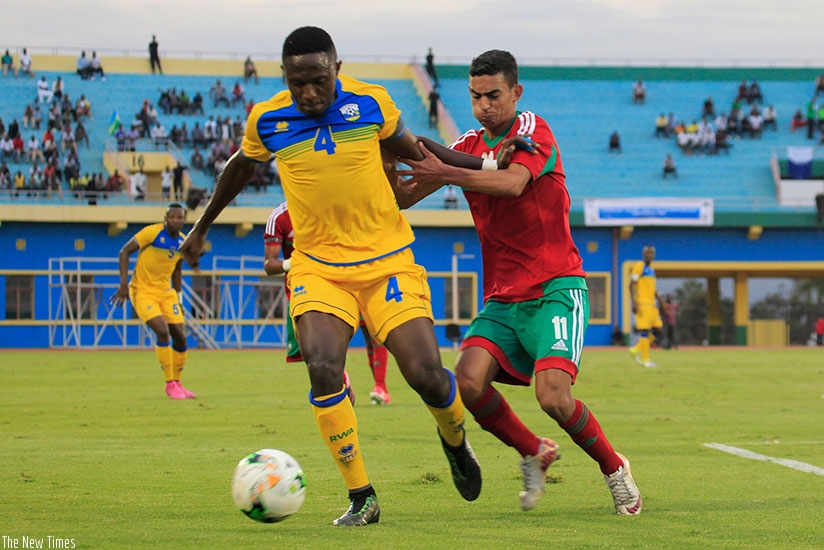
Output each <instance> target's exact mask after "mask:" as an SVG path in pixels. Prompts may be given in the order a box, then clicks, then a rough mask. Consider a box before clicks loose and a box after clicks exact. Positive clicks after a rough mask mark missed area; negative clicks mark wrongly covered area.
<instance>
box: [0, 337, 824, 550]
mask: <svg viewBox="0 0 824 550" xmlns="http://www.w3.org/2000/svg"><path fill="white" fill-rule="evenodd" d="M822 358H824V352H822V351H821V350H818V349H806V348H804V349H801V348H794V349H782V350H751V349H700V350H686V349H684V350H679V351H670V352H663V351H659V352H657V353H656V354H655V355H654V359H655V360H656V361H658V362H659V363H660V364H661V368H659V369H644V368H641V367H639V366H637V365H636V364H635V363H634V362H633V360H632V359H631V358H630V357H629V355H628V354H627V353H626V351H624V350H618V349H614V350H613V349H610V350H607V349H587V350H586V351H585V353H584V359H583V364H582V370H581V374H580V376H579V378H578V383H577V384H576V386H575V387H574V388H573V391H574V394H575V396H576V397H578V398H579V399H581V400H583V401H584V402H585V403H586V404H587V405H588V406H589V408H590V409H591V410H592V411H593V412H594V414H595V415H596V416H597V418H598V419H599V421H600V422H601V425H602V427H603V428H604V431H605V432H606V434H607V436H608V437H609V438H610V440H611V442H612V443H613V445H614V446H615V447H616V449H618V450H619V451H621V452H623V453H624V454H626V455H627V456H628V457H629V458H630V460H631V461H632V467H633V474H634V476H635V479H636V481H637V483H638V486H639V487H640V489H641V492H642V493H643V495H644V511H643V512H642V514H641V515H640V516H638V517H618V516H616V515H615V511H614V508H613V506H612V499H611V497H610V494H609V491H608V490H607V488H606V486H605V484H604V482H603V480H602V478H601V475H600V472H599V471H598V468H597V465H596V464H595V463H594V462H592V461H591V460H590V459H589V458H588V457H587V456H586V455H585V454H584V453H583V452H582V451H581V450H580V449H578V448H577V447H576V446H575V445H574V444H572V442H571V441H570V440H569V438H568V437H567V436H566V434H564V433H563V432H562V431H561V430H560V429H559V428H558V427H557V425H556V424H555V423H554V422H553V421H552V420H551V419H549V418H548V417H547V416H545V415H544V414H543V413H542V412H541V411H540V410H539V408H538V405H537V403H536V401H535V398H534V395H533V390H532V389H531V388H507V387H502V388H501V389H502V391H503V393H504V394H505V395H506V397H507V399H508V400H509V401H510V404H511V405H512V407H513V409H515V411H516V412H517V413H518V414H519V415H521V417H522V418H523V419H524V421H525V422H526V423H527V424H528V425H529V426H530V427H532V428H533V429H534V430H535V431H536V432H537V433H538V434H540V435H543V436H548V437H552V438H553V439H556V440H557V441H558V442H559V443H560V445H561V451H562V454H563V458H562V459H561V460H560V461H559V462H557V463H556V464H555V465H553V466H552V468H551V469H550V475H551V483H549V484H548V486H547V489H548V491H547V495H546V497H544V499H543V500H542V501H541V502H540V504H539V505H538V507H537V508H536V509H535V510H533V511H530V512H522V511H520V510H519V509H518V491H519V490H520V487H521V480H520V471H519V468H518V463H519V457H518V456H517V453H516V452H515V451H514V450H512V449H510V448H508V447H504V446H503V445H502V444H501V443H499V442H498V441H497V440H496V439H495V438H494V437H492V436H491V435H489V434H487V433H485V432H482V431H481V430H480V429H479V428H478V426H477V424H475V423H474V422H473V421H471V420H469V421H468V423H467V425H468V426H469V438H470V441H471V442H472V445H473V447H474V449H475V452H476V454H477V455H478V458H479V460H480V462H481V467H482V469H483V474H484V488H483V492H482V494H481V496H480V498H479V499H478V500H477V501H475V502H472V503H468V502H464V501H463V500H462V499H461V498H460V496H459V495H458V493H457V491H456V490H455V488H454V487H453V485H452V481H451V478H450V475H449V470H448V466H447V462H446V458H445V457H444V456H443V451H442V450H441V448H440V445H439V443H438V438H437V436H436V434H435V423H434V420H433V419H432V418H431V416H430V415H429V413H428V412H427V411H426V409H425V407H424V406H423V405H422V404H421V402H420V400H419V399H418V398H417V396H416V395H415V394H414V393H413V392H412V391H411V390H410V389H409V388H408V387H407V386H406V385H405V383H404V382H403V380H402V379H401V376H400V374H399V373H398V371H397V369H396V368H395V367H394V366H393V365H391V366H390V372H389V376H388V384H389V389H390V391H391V394H392V404H391V405H388V406H384V407H375V406H372V405H370V404H369V402H368V393H369V390H370V389H371V387H372V383H371V382H372V381H371V375H370V373H369V369H368V367H367V365H366V355H365V353H363V352H361V351H354V352H352V353H351V354H350V357H349V366H348V370H349V372H350V375H351V377H352V382H353V385H354V387H355V390H356V394H357V398H358V401H357V404H356V411H357V413H358V420H359V430H360V436H361V444H362V449H363V453H364V457H365V459H366V463H367V468H368V471H369V474H370V478H371V481H372V483H373V485H374V486H375V488H376V490H377V492H378V498H379V500H380V504H381V511H382V516H381V522H380V523H379V524H377V525H372V526H368V527H364V528H355V529H342V528H334V527H332V526H331V521H332V520H333V519H334V518H335V517H337V516H338V515H340V514H341V513H342V512H343V511H344V510H345V508H346V507H347V505H348V502H347V498H346V488H345V486H344V484H343V481H342V479H341V477H340V475H339V473H338V471H337V468H336V467H335V465H334V463H333V461H332V459H331V458H330V456H329V454H328V451H327V450H326V447H325V445H324V444H323V442H322V441H321V439H320V436H319V435H318V433H317V428H316V427H315V423H314V418H313V416H312V413H311V410H310V407H309V405H308V402H307V392H308V377H307V375H306V373H305V368H304V367H303V366H302V365H287V364H286V363H285V362H284V360H283V359H284V354H283V352H282V351H279V350H278V351H245V352H232V351H227V352H224V351H221V352H206V351H197V350H194V351H192V352H190V354H189V362H188V366H187V368H186V371H185V372H184V374H185V376H184V383H185V385H186V386H187V387H188V388H189V389H191V390H193V391H195V392H196V393H197V394H198V399H197V400H187V401H172V400H170V399H168V398H167V397H166V395H165V393H164V391H163V381H162V375H161V372H160V369H159V368H158V367H157V365H156V360H155V357H154V353H153V352H152V351H146V352H51V351H47V352H39V351H36V352H35V351H32V352H15V351H4V352H3V354H2V359H0V388H2V390H1V391H2V397H0V441H1V442H2V443H0V538H2V541H0V544H2V545H3V547H4V548H10V547H12V546H10V545H11V544H14V541H17V543H18V545H19V546H18V547H19V548H22V547H23V544H24V543H26V541H28V542H31V540H34V541H37V540H40V541H42V544H43V546H42V547H43V548H48V547H49V543H50V542H51V543H53V545H52V547H53V548H54V547H59V546H54V544H58V543H57V542H56V541H57V540H58V539H63V540H66V539H69V540H71V542H72V544H71V545H68V543H66V545H65V546H64V547H69V548H71V547H75V548H145V547H154V548H251V547H268V548H335V549H339V548H381V549H388V548H392V549H394V548H416V549H417V548H425V549H430V548H432V549H440V548H446V549H450V550H455V549H460V548H477V547H479V546H480V547H484V548H509V549H511V548H538V547H542V548H598V549H603V548H670V549H672V548H770V549H775V548H793V549H797V548H822V547H824V525H822V518H824V511H823V510H824V476H822V475H820V473H821V472H822V468H824V428H822V425H824V399H822V393H824V361H822ZM453 362H454V355H453V354H451V353H445V354H444V363H445V364H446V365H452V363H453ZM705 443H720V444H724V445H728V446H732V447H736V448H738V449H743V450H745V451H751V452H754V453H758V454H759V455H763V456H767V457H771V458H773V459H785V460H792V461H797V462H798V463H805V464H808V465H811V467H812V470H813V471H812V472H803V471H799V470H797V469H793V468H790V467H785V466H784V465H781V464H778V463H775V462H769V461H757V460H751V459H746V458H742V457H740V456H736V455H732V454H728V453H725V452H721V451H719V450H715V449H711V448H708V447H706V446H705ZM264 447H273V448H279V449H283V450H285V451H287V452H289V453H290V454H292V455H293V456H295V458H297V459H298V461H299V462H300V463H301V465H302V467H303V469H304V472H305V474H306V477H307V491H308V492H307V498H306V503H305V504H304V506H303V508H302V509H301V510H300V511H299V512H298V513H297V514H296V515H295V516H294V517H292V518H289V519H288V520H286V521H285V522H282V523H279V524H271V525H264V524H259V523H255V522H253V521H251V520H249V519H247V518H246V517H245V516H244V515H243V514H241V512H239V511H238V510H237V509H236V508H235V506H234V503H233V502H232V498H231V494H230V489H229V483H230V480H231V476H232V472H233V470H234V467H235V465H236V464H237V462H238V460H240V459H241V458H242V457H243V456H244V455H246V454H247V453H249V452H251V451H254V450H257V449H260V448H264ZM789 464H795V463H789ZM24 537H30V539H24ZM48 537H54V538H53V539H49V538H48Z"/></svg>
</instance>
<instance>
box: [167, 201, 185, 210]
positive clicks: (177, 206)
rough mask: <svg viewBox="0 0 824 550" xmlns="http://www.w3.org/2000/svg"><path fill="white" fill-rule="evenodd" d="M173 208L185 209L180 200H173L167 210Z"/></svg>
mask: <svg viewBox="0 0 824 550" xmlns="http://www.w3.org/2000/svg"><path fill="white" fill-rule="evenodd" d="M173 208H180V209H181V210H185V208H183V205H182V204H180V203H179V202H173V203H172V204H170V205H169V206H167V207H166V212H168V211H169V210H172V209H173Z"/></svg>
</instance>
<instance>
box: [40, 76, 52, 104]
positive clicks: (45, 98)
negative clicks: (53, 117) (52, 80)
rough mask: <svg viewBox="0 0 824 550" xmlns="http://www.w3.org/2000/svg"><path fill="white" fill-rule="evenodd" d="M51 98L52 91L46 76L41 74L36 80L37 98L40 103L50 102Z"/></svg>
mask: <svg viewBox="0 0 824 550" xmlns="http://www.w3.org/2000/svg"><path fill="white" fill-rule="evenodd" d="M52 99H54V92H53V91H52V89H51V86H49V83H48V82H47V81H46V77H45V76H41V77H40V80H38V81H37V100H38V101H39V102H40V103H51V102H52Z"/></svg>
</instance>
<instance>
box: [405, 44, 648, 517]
mask: <svg viewBox="0 0 824 550" xmlns="http://www.w3.org/2000/svg"><path fill="white" fill-rule="evenodd" d="M523 90H524V87H523V85H522V84H520V83H519V82H518V63H517V61H516V60H515V58H514V56H513V55H512V54H511V53H509V52H507V51H504V50H489V51H487V52H484V53H482V54H481V55H479V56H477V57H476V58H474V59H473V60H472V63H471V64H470V67H469V95H470V99H471V102H472V114H473V115H474V116H475V118H476V119H477V120H478V122H479V123H480V124H481V126H482V127H481V128H480V129H478V130H474V129H472V130H469V131H467V132H466V133H464V134H463V135H462V136H461V137H459V138H458V139H457V140H456V141H455V143H453V144H452V145H451V146H450V147H452V148H453V149H456V150H458V151H463V152H466V153H470V154H473V155H477V156H478V157H481V158H486V159H494V158H496V157H497V158H500V157H501V155H503V154H505V153H506V143H507V140H510V139H516V138H518V137H519V136H520V137H521V138H524V139H525V138H527V137H529V138H531V140H526V139H525V141H516V142H515V145H516V146H520V147H519V148H518V149H517V150H516V151H515V152H514V153H513V154H512V155H511V162H510V163H508V167H507V168H506V169H505V170H499V171H495V172H473V171H469V170H464V169H460V168H455V167H451V166H446V165H444V164H443V163H442V162H440V161H439V160H438V159H437V158H435V157H434V156H433V155H431V154H429V153H428V152H426V151H424V153H425V158H424V160H422V161H415V160H409V159H404V162H405V163H406V164H408V165H409V166H410V170H399V171H398V174H399V175H401V176H407V175H408V176H410V179H408V180H403V182H402V185H403V186H404V187H405V188H406V189H407V192H408V194H409V196H410V200H416V199H419V198H422V197H423V196H426V194H429V193H431V192H434V191H436V190H437V189H439V188H440V187H441V186H443V185H444V184H446V183H452V184H457V185H459V186H460V187H461V188H463V192H464V196H465V197H466V200H467V203H468V204H469V209H470V211H471V212H472V219H473V220H474V222H475V230H476V231H477V233H478V238H479V240H480V243H481V253H482V258H483V287H484V307H483V310H482V311H481V312H480V313H479V314H478V316H477V317H476V318H475V319H473V320H472V325H471V326H470V327H469V330H468V331H467V334H466V338H465V339H464V341H463V344H462V345H461V355H460V356H459V358H458V363H457V365H456V367H455V376H456V377H457V379H458V386H459V387H460V390H461V396H462V397H463V399H464V402H465V403H466V408H467V409H468V410H469V411H470V412H471V413H472V415H473V416H474V417H475V420H476V421H477V422H478V424H480V426H481V427H482V428H483V429H484V430H486V431H488V432H490V433H492V434H493V435H495V437H497V438H498V439H499V440H500V441H501V442H503V443H505V444H506V445H509V446H510V447H513V448H514V449H515V450H517V451H518V453H519V454H520V455H521V473H522V474H523V482H524V490H523V491H521V492H520V494H519V500H520V505H521V508H522V509H523V510H531V509H533V508H534V507H535V506H536V505H537V503H538V500H539V499H540V497H541V496H543V494H544V492H545V485H546V470H547V468H548V467H549V466H550V464H552V462H553V461H554V460H555V458H556V456H557V449H558V445H557V444H556V443H555V442H554V441H552V440H551V439H549V438H545V437H538V436H537V435H536V434H535V433H534V432H533V431H532V430H530V429H529V428H528V427H527V426H526V425H525V424H524V423H523V422H522V421H521V420H520V419H519V418H518V416H517V415H516V414H515V412H514V411H513V410H512V409H511V407H510V406H509V404H508V403H507V401H506V399H505V398H504V396H503V395H502V394H501V393H500V392H499V391H498V390H497V389H496V388H495V387H494V386H493V385H492V383H493V382H496V383H500V384H510V385H523V386H529V385H531V384H532V382H533V381H534V383H535V397H536V399H537V401H538V404H539V405H540V407H541V410H542V411H543V412H544V413H545V414H547V415H548V416H549V417H550V418H552V419H553V420H554V421H555V422H557V424H558V426H559V427H560V428H561V429H563V430H564V431H565V432H566V433H567V434H568V435H569V437H570V439H572V441H573V442H574V443H575V444H576V445H578V447H580V449H581V450H582V451H584V452H585V453H586V454H587V455H588V456H589V457H590V458H592V460H594V461H595V462H596V463H597V464H598V468H599V469H600V471H601V474H602V475H603V479H604V481H605V482H606V485H607V488H608V489H609V491H610V493H611V494H612V498H613V503H614V505H615V511H616V512H617V513H618V514H620V515H636V514H639V513H640V512H641V507H642V499H641V493H640V491H639V490H638V487H637V486H636V484H635V481H634V479H633V477H632V473H631V471H630V464H629V460H627V458H626V457H625V456H623V455H622V454H620V453H617V452H616V451H615V449H614V448H613V447H612V444H611V443H610V441H609V440H608V439H607V437H606V435H605V434H604V431H603V430H602V429H601V426H600V424H599V422H598V420H597V419H596V418H595V414H594V413H593V412H592V411H590V410H589V408H588V407H587V406H586V404H584V403H583V402H582V401H581V400H579V399H576V398H575V397H574V396H573V394H572V386H573V384H574V383H575V380H576V378H577V376H578V372H579V368H580V362H581V354H582V352H583V347H584V337H585V334H586V329H587V324H588V322H589V292H588V290H587V284H586V274H585V273H584V270H583V260H582V259H581V256H580V254H579V253H578V248H577V246H575V242H574V241H573V240H572V234H571V232H570V228H569V209H570V198H569V192H568V190H567V187H566V175H565V172H564V166H563V163H562V160H561V151H560V149H559V147H558V142H557V141H556V139H555V136H554V134H553V133H552V130H551V129H550V127H549V124H548V123H547V122H546V121H545V120H544V119H543V118H541V117H540V116H538V115H537V114H535V113H533V112H530V111H519V110H518V101H519V100H520V99H521V97H522V95H523Z"/></svg>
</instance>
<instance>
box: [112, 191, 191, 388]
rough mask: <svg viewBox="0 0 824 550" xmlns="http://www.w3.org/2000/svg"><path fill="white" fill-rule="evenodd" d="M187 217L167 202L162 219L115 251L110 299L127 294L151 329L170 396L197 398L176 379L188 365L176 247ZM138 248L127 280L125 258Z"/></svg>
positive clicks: (120, 299) (116, 301) (118, 300)
mask: <svg viewBox="0 0 824 550" xmlns="http://www.w3.org/2000/svg"><path fill="white" fill-rule="evenodd" d="M185 222H186V211H185V210H184V209H183V207H182V206H181V205H180V204H177V203H174V204H170V205H169V207H168V208H167V209H166V216H165V217H164V219H163V223H156V224H153V225H149V226H146V227H144V228H143V229H141V230H140V231H138V232H137V233H136V234H135V236H134V237H132V238H131V239H129V240H128V241H127V242H126V244H124V245H123V248H121V249H120V256H119V260H120V286H119V287H118V289H117V292H115V294H114V296H112V298H111V301H112V303H113V304H114V305H120V304H122V303H123V302H125V301H126V299H127V298H128V299H130V300H131V302H132V306H133V307H134V309H135V311H136V312H137V316H138V317H140V320H141V321H143V322H144V323H146V325H148V327H149V328H150V329H152V331H153V332H154V333H155V337H156V341H155V353H156V354H157V359H158V361H160V367H161V368H162V369H163V376H164V378H165V379H166V394H167V395H168V396H169V397H171V398H172V399H190V398H193V397H195V394H194V393H192V392H190V391H189V390H187V389H186V388H184V387H183V386H182V385H181V384H180V373H181V371H182V370H183V366H184V365H185V364H186V331H185V327H184V320H183V309H182V307H181V304H180V292H181V285H182V282H183V279H182V275H181V265H182V261H183V259H182V258H181V255H180V247H181V245H182V244H183V240H184V239H185V238H186V235H185V234H183V233H182V232H181V231H180V230H181V228H182V227H183V224H184V223H185ZM138 250H139V251H140V252H139V253H138V255H137V263H136V264H135V268H134V275H133V276H132V279H131V282H127V279H128V277H129V257H130V256H131V255H132V254H133V253H134V252H137V251H138ZM170 339H171V342H170Z"/></svg>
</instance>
